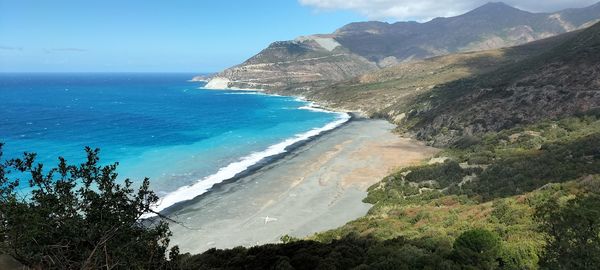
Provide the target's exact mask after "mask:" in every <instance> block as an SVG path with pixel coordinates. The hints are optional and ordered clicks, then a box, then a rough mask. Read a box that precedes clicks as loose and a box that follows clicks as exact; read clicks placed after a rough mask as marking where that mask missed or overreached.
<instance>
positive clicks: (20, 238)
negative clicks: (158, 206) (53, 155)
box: [0, 144, 170, 269]
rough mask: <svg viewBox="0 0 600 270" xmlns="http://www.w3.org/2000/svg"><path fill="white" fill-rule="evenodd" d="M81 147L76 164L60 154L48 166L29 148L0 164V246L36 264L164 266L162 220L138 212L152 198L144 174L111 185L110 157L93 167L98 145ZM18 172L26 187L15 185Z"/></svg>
mask: <svg viewBox="0 0 600 270" xmlns="http://www.w3.org/2000/svg"><path fill="white" fill-rule="evenodd" d="M86 153H87V160H86V161H85V162H84V163H82V164H80V165H69V164H67V162H66V161H65V160H64V159H63V158H60V162H59V164H58V167H56V168H51V169H46V168H44V167H43V165H42V164H36V162H35V158H36V155H35V154H31V153H26V154H25V155H24V157H23V158H22V159H12V160H8V161H2V162H1V163H0V237H1V239H2V242H1V244H0V253H4V254H9V255H11V256H13V257H15V258H16V259H18V260H19V261H21V262H22V263H24V264H26V265H30V266H33V267H36V268H41V269H100V268H102V269H157V268H163V267H165V266H166V263H167V260H166V256H165V253H166V250H167V246H168V243H169V238H168V237H169V235H170V231H169V229H168V226H167V224H166V223H165V222H163V221H155V222H152V223H151V222H148V221H142V220H141V219H140V217H141V216H142V215H143V214H145V213H149V212H150V211H151V210H150V206H151V205H152V204H154V203H156V201H157V200H158V197H157V196H156V195H155V194H154V193H153V192H152V191H151V190H150V189H149V181H148V179H144V181H143V182H142V185H141V187H140V188H139V189H137V190H134V189H133V188H132V182H131V181H130V180H125V181H124V183H123V184H118V183H117V181H116V180H117V173H116V171H115V170H116V168H117V164H113V165H107V166H100V165H99V164H98V161H99V158H98V150H92V149H90V148H87V149H86ZM1 155H2V145H1V144H0V158H1V157H2V156H1ZM21 177H27V178H28V186H29V187H30V188H31V191H30V192H22V191H19V190H18V187H19V183H20V181H22V180H20V179H18V178H21ZM27 194H29V195H27Z"/></svg>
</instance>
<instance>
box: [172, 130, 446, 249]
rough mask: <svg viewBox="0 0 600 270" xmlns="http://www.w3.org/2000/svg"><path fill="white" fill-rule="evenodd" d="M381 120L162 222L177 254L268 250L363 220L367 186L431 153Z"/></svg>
mask: <svg viewBox="0 0 600 270" xmlns="http://www.w3.org/2000/svg"><path fill="white" fill-rule="evenodd" d="M393 128H394V126H393V125H391V124H389V123H388V122H386V121H383V120H355V121H352V122H350V123H348V124H347V125H344V126H342V127H340V128H338V129H336V130H334V131H332V132H330V133H327V134H325V135H323V136H321V137H319V138H317V139H315V140H314V141H311V142H309V143H307V144H306V145H303V146H301V147H299V148H297V149H295V150H293V151H292V152H291V153H289V154H288V155H286V156H285V157H284V158H282V159H280V160H277V161H276V162H274V163H272V164H269V165H267V166H265V167H263V168H261V169H259V170H257V171H255V172H253V173H251V174H250V175H248V176H244V177H242V178H240V179H237V180H236V181H234V182H231V183H226V184H223V185H220V186H218V187H216V188H214V189H213V190H211V191H210V192H208V193H206V194H205V195H203V196H202V197H200V198H198V199H195V200H194V201H192V202H189V203H186V205H185V206H183V207H181V209H179V210H176V211H175V212H173V213H171V214H170V215H169V216H170V217H171V218H173V219H174V220H176V221H177V222H178V223H181V224H178V223H172V224H170V227H171V230H172V231H173V236H172V237H171V243H172V244H174V245H179V247H180V249H181V251H182V252H191V253H198V252H202V251H205V250H207V249H210V248H213V247H216V248H231V247H236V246H253V245H257V244H265V243H276V242H278V241H279V238H280V237H281V236H283V235H286V234H287V235H291V236H295V237H304V236H308V235H311V234H313V233H315V232H319V231H324V230H328V229H333V228H336V227H339V226H341V225H343V224H345V223H347V222H348V221H351V220H353V219H356V218H359V217H361V216H363V215H365V214H366V213H367V211H368V210H369V208H370V207H371V205H370V204H365V203H363V202H362V199H363V198H365V197H366V194H367V193H366V190H367V188H368V187H369V186H371V185H373V184H375V183H377V182H378V181H380V180H381V179H382V178H383V177H384V176H386V175H388V174H389V173H390V172H392V171H393V170H394V169H397V168H399V167H403V166H408V165H411V164H415V163H418V162H420V161H421V160H423V159H425V158H427V157H430V156H432V155H434V154H435V153H436V152H437V150H436V149H435V148H431V147H427V146H424V145H423V144H422V143H420V142H417V141H414V140H411V139H406V138H401V137H399V136H397V135H395V134H392V133H391V130H392V129H393Z"/></svg>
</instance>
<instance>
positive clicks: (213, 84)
mask: <svg viewBox="0 0 600 270" xmlns="http://www.w3.org/2000/svg"><path fill="white" fill-rule="evenodd" d="M229 82H230V80H229V79H227V78H223V77H214V78H212V79H211V80H210V81H208V83H207V84H206V85H205V86H204V88H205V89H227V88H229Z"/></svg>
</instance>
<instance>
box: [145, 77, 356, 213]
mask: <svg viewBox="0 0 600 270" xmlns="http://www.w3.org/2000/svg"><path fill="white" fill-rule="evenodd" d="M200 89H204V90H209V91H242V92H243V91H253V92H256V93H260V94H261V95H268V96H278V97H281V96H282V95H278V94H270V93H265V92H262V91H259V90H237V89H205V88H200ZM287 97H290V98H295V99H297V100H299V101H302V102H305V103H306V105H305V106H302V107H299V108H298V109H300V110H311V111H317V112H322V113H332V114H338V117H337V118H336V120H334V121H332V122H330V123H328V124H326V125H325V126H322V127H317V128H313V129H311V130H309V131H307V132H304V133H300V134H295V135H294V136H292V137H290V138H288V139H286V140H284V141H282V142H280V143H277V144H274V145H271V146H269V147H267V149H265V150H263V151H259V152H256V153H250V154H249V155H247V156H244V157H242V158H240V160H238V161H237V162H233V163H230V164H227V165H226V166H224V167H221V168H219V170H218V171H217V172H216V173H214V174H212V175H209V176H206V177H204V178H202V179H199V180H198V181H196V182H195V183H194V184H191V185H187V186H182V187H180V188H178V189H177V190H175V191H172V192H170V193H168V194H167V195H166V196H164V197H162V198H160V200H159V203H158V204H157V205H155V206H154V207H153V211H155V212H158V213H160V214H162V215H168V214H169V213H172V212H174V211H177V210H178V209H181V208H183V207H185V206H186V205H189V204H190V203H193V201H195V200H196V199H201V198H200V197H201V196H203V195H205V194H208V193H210V192H211V190H213V189H214V188H217V187H218V186H219V185H221V184H226V183H230V182H235V181H236V180H238V179H240V178H242V177H244V176H247V175H250V174H252V173H253V172H255V171H257V170H260V169H261V168H263V167H265V166H268V165H270V164H272V163H274V162H276V161H277V160H280V159H282V158H284V157H285V156H286V155H287V154H289V153H291V152H292V151H294V150H295V149H297V148H299V147H302V146H303V145H305V144H307V143H309V142H311V141H313V140H316V139H318V138H319V137H321V136H323V135H325V134H327V133H329V132H332V131H334V130H336V129H338V128H340V127H343V126H344V125H347V124H348V123H349V122H352V121H355V120H356V119H357V118H358V117H359V116H358V114H356V113H352V112H342V111H336V110H330V109H324V108H323V107H322V106H319V105H318V104H317V103H315V102H313V101H307V100H305V99H304V98H303V97H295V96H287ZM315 132H316V133H315ZM290 140H292V142H291V144H288V145H285V146H284V147H283V148H282V149H276V148H277V146H279V145H281V144H285V143H286V142H287V141H290ZM294 140H296V141H295V142H293V141H294ZM271 148H275V149H274V151H276V153H274V154H267V153H268V152H269V150H271ZM256 154H262V155H264V156H263V157H260V158H259V159H258V160H256V161H254V162H252V163H251V164H250V165H249V166H246V167H245V168H244V169H242V170H241V171H238V172H236V173H234V174H232V175H230V176H221V177H220V178H221V179H219V177H218V176H217V175H219V174H226V173H227V170H226V169H227V168H229V167H231V166H234V165H237V164H239V163H243V162H245V161H248V159H251V158H252V157H253V156H254V155H256ZM211 178H217V179H211ZM211 182H212V184H211ZM205 185H210V186H208V187H205ZM202 190H203V191H202ZM182 197H183V198H182ZM153 217H156V214H147V215H145V216H143V217H142V218H144V219H147V218H153Z"/></svg>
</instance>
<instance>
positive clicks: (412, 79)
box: [304, 32, 576, 124]
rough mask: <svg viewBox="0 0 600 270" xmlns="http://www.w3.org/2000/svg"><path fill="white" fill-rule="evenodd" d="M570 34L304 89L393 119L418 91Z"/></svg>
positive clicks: (333, 103) (322, 99)
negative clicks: (317, 87) (310, 89)
mask: <svg viewBox="0 0 600 270" xmlns="http://www.w3.org/2000/svg"><path fill="white" fill-rule="evenodd" d="M575 34H576V32H570V33H566V34H562V35H559V36H556V37H552V38H548V39H544V40H540V41H536V42H532V43H528V44H525V45H521V46H517V47H511V48H504V49H495V50H487V51H480V52H468V53H460V54H450V55H446V56H439V57H434V58H429V59H425V60H421V61H414V62H410V63H404V64H399V65H395V66H392V67H388V68H385V69H381V70H378V71H374V72H369V73H367V74H364V75H361V76H358V77H355V78H353V79H350V80H346V81H343V82H339V83H336V84H333V85H331V86H328V87H325V88H321V89H313V90H312V91H307V92H305V93H304V95H305V96H306V97H307V98H308V99H311V100H316V101H318V102H319V103H320V104H324V105H327V106H329V107H333V108H338V109H344V110H350V111H361V112H363V113H365V114H367V115H369V116H379V117H385V118H387V119H389V120H391V121H392V122H395V123H396V124H399V123H401V121H402V120H403V117H404V115H405V114H404V115H403V113H404V112H405V111H406V108H407V107H408V106H409V105H410V104H412V102H414V98H415V97H417V96H418V95H419V94H425V93H428V92H431V91H432V89H433V88H434V87H435V86H437V85H442V84H444V83H448V82H451V81H454V80H458V79H464V78H468V77H471V76H475V75H480V74H484V73H487V72H490V71H494V70H496V69H498V68H499V67H500V66H503V65H508V64H511V63H516V62H519V61H521V60H524V59H526V58H528V57H532V56H535V55H539V54H541V53H543V52H545V51H548V50H550V49H552V48H553V47H555V46H557V45H558V44H560V43H562V42H564V41H565V40H567V39H569V38H571V37H573V36H574V35H575Z"/></svg>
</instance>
